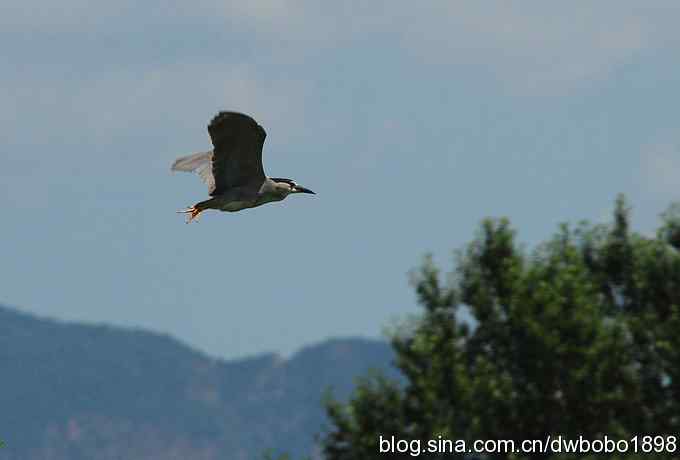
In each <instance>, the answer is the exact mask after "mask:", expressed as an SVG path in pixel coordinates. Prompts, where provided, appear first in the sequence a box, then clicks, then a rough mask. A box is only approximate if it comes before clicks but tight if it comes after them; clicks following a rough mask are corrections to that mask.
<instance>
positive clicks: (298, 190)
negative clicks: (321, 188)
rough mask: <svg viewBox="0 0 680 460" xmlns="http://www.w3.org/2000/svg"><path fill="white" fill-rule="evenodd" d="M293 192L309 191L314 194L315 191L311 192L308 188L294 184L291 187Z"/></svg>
mask: <svg viewBox="0 0 680 460" xmlns="http://www.w3.org/2000/svg"><path fill="white" fill-rule="evenodd" d="M293 193H311V194H312V195H316V193H314V192H312V191H311V190H310V189H308V188H304V187H300V186H299V185H296V186H295V187H294V188H293Z"/></svg>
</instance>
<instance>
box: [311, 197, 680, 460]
mask: <svg viewBox="0 0 680 460" xmlns="http://www.w3.org/2000/svg"><path fill="white" fill-rule="evenodd" d="M679 248H680V207H678V206H674V207H671V208H670V209H669V211H668V212H667V213H665V214H664V215H663V217H662V223H661V226H660V228H659V230H658V232H657V234H656V236H655V237H647V236H643V235H640V234H637V233H634V232H632V231H631V229H630V219H629V209H628V208H627V206H626V203H625V201H624V199H623V197H619V198H618V199H617V201H616V206H615V210H614V219H613V222H612V223H611V224H606V225H605V224H600V225H591V224H588V223H581V224H579V225H577V226H575V227H572V226H569V225H562V226H561V227H560V228H559V230H558V231H557V232H556V234H555V235H554V236H553V237H552V238H551V239H550V240H549V241H547V242H545V243H544V244H542V245H540V246H539V247H538V248H536V249H535V250H533V251H531V252H529V251H526V250H525V249H523V248H522V247H521V246H520V245H518V243H517V238H516V234H515V231H514V230H513V229H512V227H511V225H510V223H509V222H508V220H506V219H500V220H485V221H484V222H483V223H482V225H481V228H480V230H479V232H478V235H477V237H476V238H475V240H474V241H473V242H472V243H471V244H469V245H468V246H467V247H466V248H465V249H464V250H462V251H459V252H458V253H457V256H456V263H455V268H454V270H453V272H452V273H450V274H449V276H448V277H446V276H444V275H442V273H441V272H440V270H439V269H438V268H437V267H436V266H435V264H434V263H433V262H432V260H431V258H427V259H426V260H425V262H424V264H423V265H422V267H421V268H420V269H419V270H418V271H417V272H416V273H415V275H414V277H413V284H414V287H415V290H416V292H417V295H418V299H419V303H420V304H421V305H422V307H423V309H424V311H423V314H422V315H421V316H420V317H419V318H417V319H414V320H411V321H409V322H406V323H405V324H402V325H401V326H400V327H399V328H398V329H397V330H396V331H394V333H393V334H392V337H391V342H392V345H393V348H394V349H395V351H396V356H397V358H396V363H395V364H396V366H397V368H398V369H399V370H400V371H401V372H402V374H403V375H404V377H405V380H404V382H401V383H400V382H394V381H390V380H388V379H385V378H383V377H380V376H376V375H373V376H368V377H365V378H364V379H363V380H362V381H361V382H360V383H359V385H358V388H357V390H356V392H355V393H354V395H353V397H352V398H351V400H350V401H349V402H348V403H347V404H342V403H339V402H337V401H332V400H331V401H329V402H328V405H327V411H328V414H329V416H330V419H331V424H332V426H331V428H330V430H329V431H328V432H327V433H326V434H325V435H324V437H323V439H322V442H323V449H324V453H325V456H326V458H327V459H328V460H359V459H361V460H365V459H372V458H376V459H377V458H386V457H385V454H380V453H379V452H378V440H379V437H380V436H381V435H382V436H383V437H389V436H395V438H396V439H406V440H420V441H421V442H422V444H421V445H425V443H426V442H427V440H430V439H438V437H439V436H441V437H442V438H447V439H464V440H468V441H471V440H474V439H496V440H499V439H511V440H515V441H517V442H518V443H519V442H521V441H522V440H524V439H546V437H547V436H553V437H555V436H558V435H562V436H563V437H565V438H570V439H578V437H579V436H583V438H584V439H590V440H594V439H601V438H602V437H603V436H605V435H607V436H609V437H610V438H614V439H627V438H631V437H633V436H635V435H638V436H641V435H657V434H658V435H678V433H680V417H679V415H680V412H679V404H680V375H678V373H679V372H680V343H679V338H678V337H679V336H680V334H679V333H680V253H679V251H678V249H679ZM679 452H680V450H679ZM548 457H550V458H569V457H566V456H562V457H560V455H558V454H539V453H534V454H525V455H519V454H498V455H495V456H493V458H508V459H510V458H548ZM625 457H626V458H632V455H630V454H629V455H626V456H625ZM667 457H671V455H667ZM389 458H413V457H412V456H411V455H409V454H408V453H404V454H402V455H397V454H391V455H389ZM425 458H431V459H436V458H451V454H440V455H438V454H434V453H430V454H427V455H426V456H425ZM574 458H583V455H581V456H580V457H574ZM599 458H601V457H599ZM609 458H616V456H615V455H614V454H610V457H609ZM655 458H664V455H663V454H657V455H656V456H655Z"/></svg>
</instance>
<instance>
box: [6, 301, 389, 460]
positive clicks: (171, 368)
mask: <svg viewBox="0 0 680 460" xmlns="http://www.w3.org/2000/svg"><path fill="white" fill-rule="evenodd" d="M392 359H393V354H392V351H391V349H390V347H389V345H388V344H387V343H386V342H383V341H378V340H368V339H360V338H347V339H332V340H327V341H325V342H323V343H320V344H316V345H312V346H308V347H305V348H303V349H302V350H300V351H299V352H297V353H295V354H294V355H293V356H291V357H290V358H288V359H284V358H282V357H281V356H279V355H277V354H273V353H271V354H263V355H259V356H254V357H248V358H243V359H239V360H222V359H217V358H214V357H211V356H208V355H206V354H204V353H201V352H199V351H197V350H194V349H192V348H190V347H189V346H187V345H185V344H183V343H181V342H180V341H178V340H176V339H174V338H172V337H170V336H167V335H163V334H158V333H152V332H148V331H144V330H137V329H129V328H122V327H113V326H106V325H86V324H79V323H70V322H62V321H56V320H52V319H45V318H39V317H36V316H33V315H30V314H27V313H23V312H21V311H19V310H15V309H12V308H8V307H1V306H0V379H1V380H0V381H1V382H2V383H1V384H0V388H1V389H2V391H1V392H0V440H2V441H4V444H5V445H4V447H1V448H0V460H38V459H40V460H45V459H50V460H67V459H68V460H92V459H96V460H113V459H116V460H120V459H125V460H136V459H140V460H141V459H144V460H156V459H158V460H161V459H163V460H173V459H178V460H179V459H182V460H184V459H193V460H222V459H225V460H227V459H228V460H254V459H261V458H262V456H263V452H264V451H266V450H268V449H272V450H273V451H274V452H288V453H290V454H292V455H293V456H294V457H299V456H301V455H310V454H314V451H315V435H317V434H319V433H322V432H323V431H324V429H326V427H327V421H326V419H325V414H324V410H323V406H322V400H323V397H324V394H325V393H326V392H327V391H328V390H330V391H331V392H332V394H333V395H334V397H336V398H339V399H345V398H347V397H348V395H349V394H350V392H351V390H352V388H353V385H354V382H355V379H356V377H358V376H360V375H364V374H366V373H367V372H368V371H369V369H376V370H379V371H383V372H384V373H386V374H388V375H392V376H396V375H397V373H396V371H395V370H394V369H393V367H392V366H391V361H392Z"/></svg>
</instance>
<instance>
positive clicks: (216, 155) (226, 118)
mask: <svg viewBox="0 0 680 460" xmlns="http://www.w3.org/2000/svg"><path fill="white" fill-rule="evenodd" d="M208 132H209V133H210V138H211V140H212V143H213V147H214V151H213V156H212V175H213V178H214V187H211V189H212V190H210V194H211V195H220V194H221V193H222V191H223V190H227V189H230V188H232V187H239V186H244V185H248V184H255V183H262V182H263V181H264V179H265V175H264V168H263V167H262V145H263V144H264V139H265V137H267V133H266V132H265V130H264V128H262V126H260V125H258V124H257V122H256V121H255V120H253V119H252V118H251V117H249V116H248V115H244V114H242V113H236V112H220V113H219V114H217V116H215V118H213V119H212V121H211V122H210V124H209V125H208Z"/></svg>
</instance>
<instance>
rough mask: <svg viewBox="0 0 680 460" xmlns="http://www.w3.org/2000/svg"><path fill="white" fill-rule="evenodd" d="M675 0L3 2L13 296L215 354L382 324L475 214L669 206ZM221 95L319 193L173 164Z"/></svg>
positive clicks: (675, 123) (673, 165)
mask: <svg viewBox="0 0 680 460" xmlns="http://www.w3.org/2000/svg"><path fill="white" fill-rule="evenodd" d="M678 23H680V3H678V2H676V1H663V0H659V1H655V2H638V1H628V0H624V1H622V0H618V1H600V2H596V3H594V2H584V1H583V2H559V3H557V2H539V1H526V2H512V3H511V2H505V1H501V0H497V1H487V2H477V1H458V2H435V1H423V2H417V3H414V2H406V1H391V2H379V1H378V2H360V1H348V2H312V1H307V0H298V1H292V0H262V1H255V0H254V1H249V2H243V1H241V2H232V1H218V0H198V1H196V2H179V1H162V2H161V1H159V0H151V1H148V2H143V3H139V2H133V1H130V0H122V1H119V2H101V1H89V0H88V1H85V0H63V1H61V2H56V3H55V2H46V1H37V0H6V1H4V2H3V5H2V7H0V69H1V70H2V71H1V72H0V160H1V163H0V165H1V166H0V207H2V211H3V213H2V218H1V219H2V220H1V222H2V226H1V228H0V236H1V238H0V254H2V262H1V263H0V280H1V281H0V286H1V287H2V289H0V303H2V304H4V305H9V306H14V307H18V308H20V309H22V310H24V311H27V312H31V313H34V314H37V315H41V316H49V317H52V318H58V319H62V320H68V321H86V322H90V323H109V324H116V325H122V326H126V327H135V328H144V329H150V330H153V331H157V332H161V333H167V334H172V335H173V336H175V337H177V338H179V339H180V340H182V341H184V342H186V343H188V344H189V345H191V346H193V347H195V348H197V349H200V350H202V351H204V352H207V353H209V354H211V355H214V356H218V357H222V358H235V357H241V356H245V355H252V354H256V353H262V352H270V351H271V352H278V353H282V354H284V355H287V354H290V353H291V352H293V351H295V350H297V349H299V348H300V347H302V346H304V345H306V344H311V343H314V342H317V341H320V340H324V339H326V338H328V337H337V336H364V337H381V336H382V333H383V331H384V329H385V327H386V326H389V325H390V324H393V323H394V322H395V321H399V319H400V318H404V317H405V316H407V315H410V314H413V313H417V312H418V306H417V304H416V301H415V296H414V294H413V290H412V288H411V287H410V286H409V283H408V272H409V270H411V269H413V268H416V267H417V266H418V265H419V264H420V263H421V261H422V258H423V256H424V255H425V254H426V253H430V252H431V253H433V254H434V255H435V260H436V261H437V262H438V263H439V264H440V265H442V267H443V268H444V269H445V270H448V269H450V268H451V266H452V258H451V254H452V251H453V250H454V249H456V248H460V247H462V246H463V245H465V244H466V243H467V242H469V241H470V240H471V239H472V238H473V237H474V234H475V231H476V230H477V228H478V226H479V222H480V221H481V219H483V218H485V217H501V216H508V217H510V219H511V221H512V222H513V225H514V227H515V228H516V229H517V231H518V234H519V240H520V241H521V242H523V243H525V244H527V245H528V246H529V247H531V245H534V244H537V243H538V242H540V241H541V240H542V239H544V238H547V237H548V236H550V235H551V234H552V232H553V231H554V230H555V229H556V228H557V225H558V224H559V223H560V222H565V221H571V222H576V221H578V220H581V219H589V220H591V221H598V222H599V221H606V220H608V219H609V216H610V214H611V210H612V208H613V202H614V199H615V197H616V194H617V193H625V195H626V196H627V198H628V200H629V203H630V204H631V206H632V208H633V227H634V228H635V229H636V230H638V231H643V232H651V231H653V230H654V229H655V228H656V226H657V224H658V215H659V213H661V212H662V211H663V210H664V209H666V208H667V206H668V205H669V204H670V203H671V202H673V201H675V200H680V187H679V186H678V185H679V184H680V85H679V83H680V60H679V59H678V58H677V57H678V55H677V50H678V49H679V47H680V28H678V27H677V24H678ZM219 110H236V111H242V112H245V113H248V114H251V115H252V116H254V117H255V118H256V119H257V120H258V121H259V122H260V124H261V125H262V126H264V127H265V129H266V130H267V140H266V142H265V146H264V161H265V171H266V173H268V174H269V175H271V176H275V177H289V178H292V179H294V180H296V181H297V182H298V183H300V184H301V185H304V186H306V187H309V188H311V189H312V190H314V191H315V192H317V195H316V196H311V195H299V196H293V197H290V198H288V199H287V200H286V201H284V202H282V203H276V204H269V205H266V206H262V207H260V208H256V209H251V210H246V211H243V212H239V213H219V212H215V211H213V212H206V213H204V214H203V215H202V216H201V218H200V221H199V222H198V223H197V224H192V225H185V224H184V220H183V216H181V215H178V214H176V213H175V211H176V210H178V209H181V208H184V207H186V206H187V205H192V204H194V203H195V202H197V201H201V200H203V199H205V198H206V197H207V190H206V188H205V186H204V185H203V184H202V183H201V182H200V180H199V179H198V177H196V176H193V175H190V174H182V173H174V174H173V173H171V172H170V170H169V168H170V165H171V163H172V161H173V160H174V159H175V158H176V157H178V156H181V155H185V154H188V153H192V152H196V151H201V150H207V149H209V148H210V140H209V137H208V133H207V130H206V126H207V123H208V122H209V120H210V119H211V118H212V116H213V115H214V114H215V113H216V112H218V111H219Z"/></svg>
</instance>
